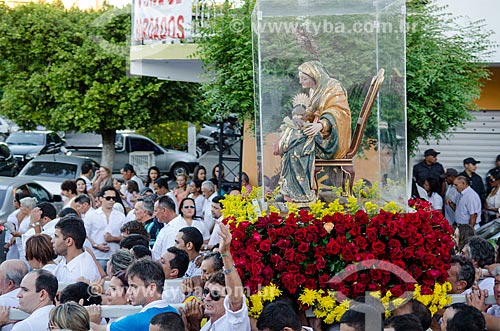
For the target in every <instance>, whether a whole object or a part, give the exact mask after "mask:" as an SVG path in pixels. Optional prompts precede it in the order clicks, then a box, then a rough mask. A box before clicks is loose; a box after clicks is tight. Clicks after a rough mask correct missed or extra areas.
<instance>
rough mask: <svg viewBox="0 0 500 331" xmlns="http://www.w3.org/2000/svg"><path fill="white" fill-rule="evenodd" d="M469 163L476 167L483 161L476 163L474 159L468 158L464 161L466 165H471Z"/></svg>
mask: <svg viewBox="0 0 500 331" xmlns="http://www.w3.org/2000/svg"><path fill="white" fill-rule="evenodd" d="M469 163H472V164H474V165H476V164H478V163H481V161H476V160H475V159H474V158H473V157H468V158H466V159H464V164H469Z"/></svg>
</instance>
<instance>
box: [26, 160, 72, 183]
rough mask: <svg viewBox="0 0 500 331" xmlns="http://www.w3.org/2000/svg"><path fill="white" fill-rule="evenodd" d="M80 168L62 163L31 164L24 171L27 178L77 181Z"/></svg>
mask: <svg viewBox="0 0 500 331" xmlns="http://www.w3.org/2000/svg"><path fill="white" fill-rule="evenodd" d="M77 168H78V166H77V165H76V164H69V163H62V162H36V161H35V162H31V163H29V164H28V165H27V166H26V169H23V175H25V176H41V177H58V178H67V179H75V178H76V175H77V173H76V171H77Z"/></svg>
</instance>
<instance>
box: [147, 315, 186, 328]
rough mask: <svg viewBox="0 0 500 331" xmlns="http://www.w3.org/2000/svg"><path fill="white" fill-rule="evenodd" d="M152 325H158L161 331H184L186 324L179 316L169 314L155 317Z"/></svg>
mask: <svg viewBox="0 0 500 331" xmlns="http://www.w3.org/2000/svg"><path fill="white" fill-rule="evenodd" d="M149 324H150V325H157V326H158V327H159V330H160V331H179V330H181V331H182V330H184V322H183V321H182V318H181V317H180V316H179V314H176V313H173V312H168V313H160V314H158V315H156V316H154V317H153V318H152V319H151V322H149Z"/></svg>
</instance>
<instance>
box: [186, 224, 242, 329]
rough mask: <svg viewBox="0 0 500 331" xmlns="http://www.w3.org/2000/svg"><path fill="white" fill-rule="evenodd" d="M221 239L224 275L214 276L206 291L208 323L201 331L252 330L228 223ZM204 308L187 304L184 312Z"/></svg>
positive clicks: (191, 303) (204, 301)
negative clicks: (231, 246)
mask: <svg viewBox="0 0 500 331" xmlns="http://www.w3.org/2000/svg"><path fill="white" fill-rule="evenodd" d="M220 236H221V241H220V247H219V251H220V253H221V255H222V261H223V264H224V267H223V268H224V269H223V272H219V273H216V274H214V275H213V276H211V277H210V278H209V279H208V281H207V282H206V283H205V286H204V288H203V300H202V301H203V305H204V306H205V309H204V314H205V316H206V317H207V318H208V322H207V323H205V325H203V327H202V328H201V331H208V330H218V331H233V330H238V331H250V319H249V317H248V307H247V305H246V300H245V295H244V294H243V285H242V283H241V278H240V276H239V275H238V271H237V270H236V267H235V265H234V260H233V257H232V256H231V253H230V250H229V249H230V245H231V239H232V236H231V233H230V232H229V228H228V227H227V226H226V225H224V224H221V225H220ZM200 305H201V304H200V302H197V301H195V300H193V301H191V302H187V303H186V308H185V309H184V310H181V312H182V313H183V314H184V312H193V311H199V310H200V309H201V307H200ZM193 318H194V317H193ZM197 325H199V324H197Z"/></svg>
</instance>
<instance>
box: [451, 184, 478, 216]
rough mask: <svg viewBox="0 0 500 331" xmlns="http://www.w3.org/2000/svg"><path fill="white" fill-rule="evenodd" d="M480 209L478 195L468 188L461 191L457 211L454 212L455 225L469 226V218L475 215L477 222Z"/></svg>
mask: <svg viewBox="0 0 500 331" xmlns="http://www.w3.org/2000/svg"><path fill="white" fill-rule="evenodd" d="M481 208H482V206H481V199H480V198H479V195H478V194H477V193H476V191H474V190H473V189H472V188H471V187H470V186H468V187H466V188H465V189H464V190H463V191H462V193H461V198H460V201H458V204H457V209H456V210H455V221H456V222H457V224H469V221H470V216H471V215H473V214H477V215H478V219H477V221H476V222H479V221H480V218H479V217H480V215H481Z"/></svg>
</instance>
